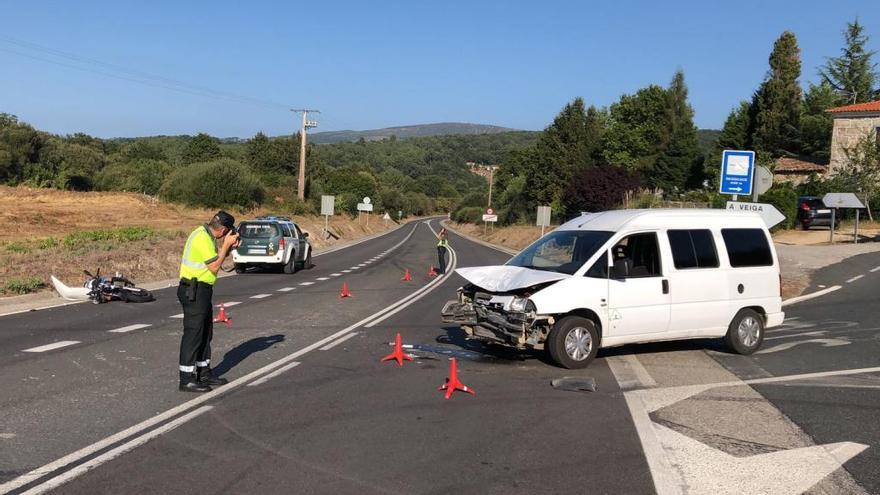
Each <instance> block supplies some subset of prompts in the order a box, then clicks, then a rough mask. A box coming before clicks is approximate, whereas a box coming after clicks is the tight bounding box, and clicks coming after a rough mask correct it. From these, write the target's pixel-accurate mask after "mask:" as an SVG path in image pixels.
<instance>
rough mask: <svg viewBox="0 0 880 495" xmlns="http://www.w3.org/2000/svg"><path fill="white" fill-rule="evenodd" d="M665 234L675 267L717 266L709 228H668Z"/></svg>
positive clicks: (716, 255)
mask: <svg viewBox="0 0 880 495" xmlns="http://www.w3.org/2000/svg"><path fill="white" fill-rule="evenodd" d="M666 235H667V236H668V237H669V245H670V247H672V261H673V263H674V264H675V268H676V269H678V270H683V269H687V268H717V267H718V253H716V252H715V241H714V240H713V239H712V232H711V231H710V230H706V229H699V230H670V231H668V232H667V233H666Z"/></svg>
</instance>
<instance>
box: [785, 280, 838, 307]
mask: <svg viewBox="0 0 880 495" xmlns="http://www.w3.org/2000/svg"><path fill="white" fill-rule="evenodd" d="M838 289H840V286H839V285H832V286H831V287H828V288H827V289H822V290H817V291H816V292H812V293H810V294H804V295H802V296H797V297H792V298H790V299H786V300H785V301H782V306H788V305H790V304H794V303H799V302H801V301H806V300H808V299H813V298H815V297H819V296H824V295H825V294H828V293H830V292H834V291H836V290H838Z"/></svg>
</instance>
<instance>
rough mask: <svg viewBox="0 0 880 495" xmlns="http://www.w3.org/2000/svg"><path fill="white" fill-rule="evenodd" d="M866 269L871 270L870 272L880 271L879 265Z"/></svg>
mask: <svg viewBox="0 0 880 495" xmlns="http://www.w3.org/2000/svg"><path fill="white" fill-rule="evenodd" d="M868 271H869V272H871V273H874V272H878V271H880V266H875V267H874V268H871V269H870V270H868Z"/></svg>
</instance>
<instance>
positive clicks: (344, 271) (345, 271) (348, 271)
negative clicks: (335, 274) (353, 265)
mask: <svg viewBox="0 0 880 495" xmlns="http://www.w3.org/2000/svg"><path fill="white" fill-rule="evenodd" d="M342 273H351V270H342Z"/></svg>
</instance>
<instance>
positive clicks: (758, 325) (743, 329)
mask: <svg viewBox="0 0 880 495" xmlns="http://www.w3.org/2000/svg"><path fill="white" fill-rule="evenodd" d="M724 341H725V342H726V343H727V346H728V347H730V348H731V349H732V350H733V351H734V352H736V353H737V354H743V355H749V354H752V353H754V352H755V351H757V350H758V348H760V347H761V343H763V342H764V318H763V317H762V316H761V315H759V314H758V313H757V312H756V311H755V310H752V309H741V310H740V311H739V313H737V314H736V316H734V317H733V321H731V322H730V326H729V327H727V335H726V336H725V337H724Z"/></svg>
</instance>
